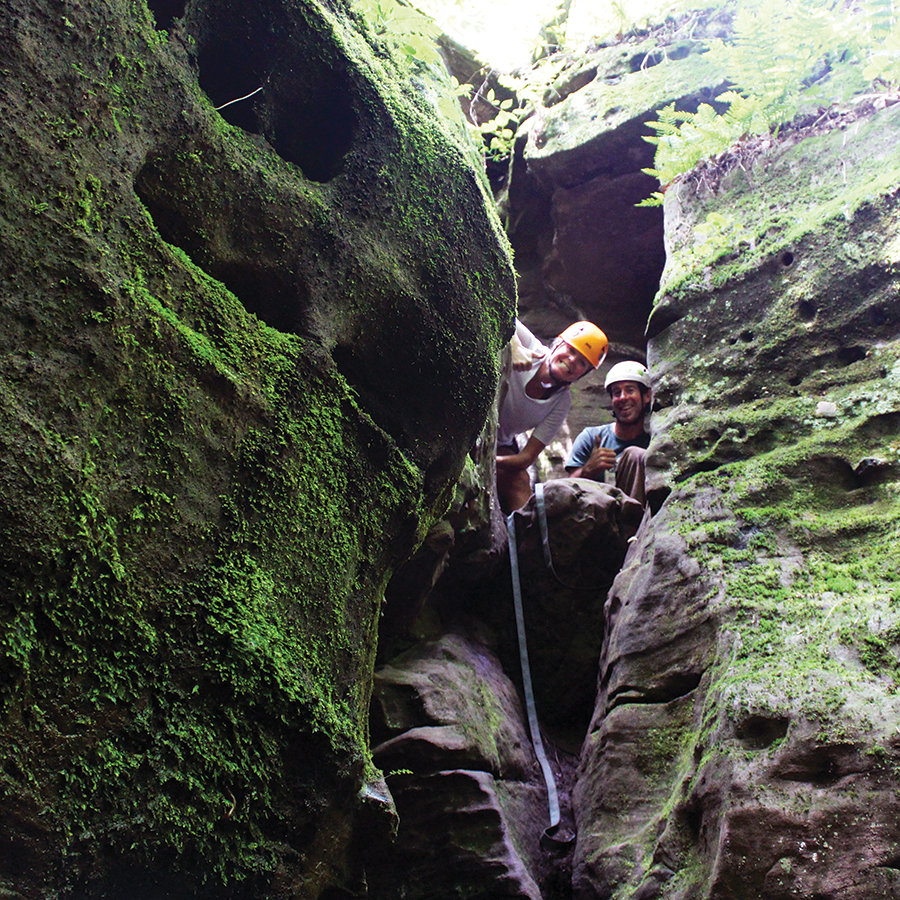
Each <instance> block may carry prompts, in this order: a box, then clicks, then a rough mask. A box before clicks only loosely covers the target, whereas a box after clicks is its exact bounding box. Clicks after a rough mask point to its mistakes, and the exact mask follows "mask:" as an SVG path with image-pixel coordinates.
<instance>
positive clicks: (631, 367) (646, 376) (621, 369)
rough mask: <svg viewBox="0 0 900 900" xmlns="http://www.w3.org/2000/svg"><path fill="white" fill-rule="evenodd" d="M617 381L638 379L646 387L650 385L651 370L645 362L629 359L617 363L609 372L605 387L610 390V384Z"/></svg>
mask: <svg viewBox="0 0 900 900" xmlns="http://www.w3.org/2000/svg"><path fill="white" fill-rule="evenodd" d="M617 381H636V382H637V383H638V384H642V385H643V386H644V387H645V388H649V387H650V372H649V371H647V367H646V366H645V365H644V364H643V363H639V362H637V361H636V360H633V359H628V360H625V362H620V363H616V364H615V365H614V366H613V367H612V368H611V369H610V370H609V371H608V372H607V373H606V381H605V382H604V384H603V387H605V388H606V390H609V386H610V385H611V384H614V383H615V382H617Z"/></svg>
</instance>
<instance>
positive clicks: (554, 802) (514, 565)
mask: <svg viewBox="0 0 900 900" xmlns="http://www.w3.org/2000/svg"><path fill="white" fill-rule="evenodd" d="M506 532H507V535H508V537H509V568H510V572H511V575H512V589H513V605H514V606H515V610H516V633H517V635H518V638H519V662H520V663H521V666H522V687H523V688H524V691H525V710H526V713H527V715H528V730H529V731H530V732H531V743H532V744H533V745H534V753H535V756H537V759H538V762H539V763H540V766H541V771H542V772H543V773H544V782H545V783H546V785H547V802H548V805H549V807H550V825H549V827H548V828H546V829H545V830H544V834H545V835H547V836H550V835H552V833H553V832H555V831H556V829H557V828H558V827H559V795H558V794H557V792H556V779H555V778H554V776H553V770H552V769H551V768H550V763H549V762H548V761H547V754H546V753H545V752H544V742H543V740H542V739H541V729H540V726H539V725H538V719H537V709H536V708H535V705H534V688H533V686H532V684H531V666H530V665H529V662H528V646H527V644H526V641H525V616H524V614H523V612H522V587H521V584H520V579H519V550H518V546H517V541H516V521H515V513H514V512H512V513H510V514H509V516H508V517H507V519H506Z"/></svg>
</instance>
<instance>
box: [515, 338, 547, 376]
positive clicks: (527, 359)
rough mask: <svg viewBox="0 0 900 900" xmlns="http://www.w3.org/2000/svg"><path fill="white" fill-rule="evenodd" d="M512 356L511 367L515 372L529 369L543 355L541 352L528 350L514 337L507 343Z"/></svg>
mask: <svg viewBox="0 0 900 900" xmlns="http://www.w3.org/2000/svg"><path fill="white" fill-rule="evenodd" d="M509 347H510V350H511V355H512V367H513V368H514V369H515V370H516V371H517V372H524V371H525V370H527V369H530V368H531V366H532V365H533V363H534V361H535V360H536V359H540V358H541V357H542V356H543V355H544V353H543V351H542V350H529V349H528V348H527V347H526V346H525V345H524V344H523V343H522V342H521V341H520V340H519V338H518V337H517V336H516V335H513V336H512V340H511V341H510V342H509Z"/></svg>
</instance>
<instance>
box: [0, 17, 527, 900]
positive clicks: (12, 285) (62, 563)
mask: <svg viewBox="0 0 900 900" xmlns="http://www.w3.org/2000/svg"><path fill="white" fill-rule="evenodd" d="M358 25H359V23H358V22H355V21H353V20H352V19H351V18H350V17H349V15H348V12H347V9H346V7H345V6H344V5H342V4H338V3H335V4H332V5H328V4H318V3H315V2H311V0H310V2H290V3H288V2H279V0H271V2H261V3H253V4H249V5H248V4H244V3H237V2H227V0H222V2H200V0H197V2H188V3H180V4H179V3H177V2H176V3H163V2H157V3H154V4H152V8H151V9H149V10H148V8H147V7H146V6H145V5H144V4H143V3H130V2H129V3H126V2H119V0H101V2H96V3H90V4H87V3H79V2H66V3H57V2H55V0H28V2H22V0H4V2H3V3H2V4H0V73H2V75H0V77H2V92H0V109H2V123H3V124H2V129H0V158H2V165H0V169H2V172H3V174H2V176H0V217H2V225H3V227H2V229H0V302H2V305H3V311H4V317H3V324H2V326H0V342H2V353H0V360H2V369H0V402H2V411H3V414H2V417H0V456H2V466H0V472H2V475H0V478H2V501H0V502H2V504H3V512H2V541H0V578H2V592H0V593H2V601H0V721H2V729H0V748H2V754H0V755H2V758H3V769H2V773H0V791H2V797H3V800H2V806H3V810H4V815H3V822H2V824H0V893H6V894H9V895H10V896H19V897H27V898H38V897H46V896H50V895H51V894H52V895H53V896H78V897H92V896H101V895H102V896H111V895H112V894H116V895H117V896H130V897H159V896H166V897H191V898H195V897H201V896H203V897H226V896H227V897H236V896H254V897H259V896H263V895H265V896H269V897H279V896H284V897H303V898H317V897H319V896H331V897H336V896H344V894H343V893H341V891H344V890H357V889H358V888H359V886H360V884H361V878H362V870H363V866H364V863H365V857H366V853H367V852H369V851H371V850H372V849H374V848H376V847H377V846H378V842H379V841H380V840H387V839H388V838H389V836H390V833H391V830H392V828H393V827H394V825H395V819H394V815H393V812H392V807H391V803H390V798H389V795H387V793H386V792H385V791H384V790H382V787H383V785H382V786H379V784H378V781H377V771H376V770H375V769H374V767H373V766H372V764H371V761H370V757H369V751H368V740H367V712H368V701H369V692H370V688H371V676H372V666H373V660H374V651H375V639H376V629H377V622H378V616H379V612H380V606H381V596H382V591H383V586H384V583H385V581H386V580H387V578H388V576H389V573H390V572H391V570H392V568H393V567H394V565H395V564H396V563H397V562H398V561H399V560H401V559H403V558H404V557H405V556H406V555H407V554H408V552H409V551H410V549H411V548H412V547H413V546H414V545H415V543H416V542H417V541H418V540H420V539H421V537H422V536H423V535H424V534H425V532H426V530H427V529H428V527H429V526H430V524H431V522H432V521H433V519H434V517H435V516H436V515H440V514H441V513H442V512H443V510H444V507H445V505H446V502H447V499H448V497H449V491H451V490H452V487H453V484H454V482H455V480H456V478H457V476H458V474H459V472H460V470H461V468H462V465H463V460H464V457H465V454H466V451H467V450H468V448H469V447H470V445H471V444H472V443H473V441H474V440H475V438H476V436H477V435H478V434H479V432H480V430H481V427H482V424H483V422H484V419H485V416H486V415H487V413H488V410H489V408H490V404H491V401H492V398H493V394H494V389H495V384H496V376H497V354H498V352H499V350H500V348H501V346H502V345H503V343H504V342H505V339H506V337H507V335H508V334H509V332H510V329H511V324H512V316H513V307H514V292H515V288H514V284H513V277H512V271H511V268H510V264H509V259H508V256H507V252H506V245H505V242H504V239H503V237H502V235H501V233H500V232H499V230H498V227H497V223H496V219H495V217H494V216H493V214H492V213H489V212H488V210H487V207H486V204H485V190H484V186H483V178H482V176H481V175H480V174H479V173H478V172H477V171H476V170H475V169H474V168H473V166H472V164H471V162H470V155H469V152H468V151H467V150H466V149H465V148H464V147H463V146H462V145H460V144H458V143H457V142H456V141H455V139H454V136H453V134H452V133H451V131H448V130H446V128H445V126H443V125H442V124H441V123H440V122H439V120H438V119H437V117H436V115H435V114H434V113H433V111H432V110H431V109H430V107H429V106H428V104H427V103H426V101H425V100H424V99H423V98H424V93H420V92H419V91H417V90H415V89H414V88H412V87H411V86H410V82H409V80H408V79H407V78H406V76H405V75H403V76H399V75H398V74H397V68H396V66H395V64H394V61H393V60H392V58H391V56H390V53H389V51H388V50H387V49H385V48H383V47H373V46H371V45H370V44H369V43H367V42H366V40H364V39H363V37H362V36H361V34H360V32H359V30H358ZM257 88H262V90H260V91H257ZM252 92H256V93H254V95H253V97H251V98H248V99H245V100H242V101H240V102H238V103H232V104H230V105H225V104H229V102H230V101H232V100H236V99H237V98H240V97H243V96H244V95H246V94H249V93H252ZM214 106H221V107H222V109H221V114H220V113H219V112H216V111H215V109H214V108H213V107H214ZM329 892H330V893H329Z"/></svg>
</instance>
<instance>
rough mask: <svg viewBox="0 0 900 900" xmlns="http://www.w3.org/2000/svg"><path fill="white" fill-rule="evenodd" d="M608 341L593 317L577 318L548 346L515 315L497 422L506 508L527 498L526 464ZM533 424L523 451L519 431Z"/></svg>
mask: <svg viewBox="0 0 900 900" xmlns="http://www.w3.org/2000/svg"><path fill="white" fill-rule="evenodd" d="M608 345H609V342H608V341H607V339H606V335H605V334H604V333H603V332H602V331H601V330H600V329H599V328H598V327H597V326H596V325H594V324H593V323H592V322H575V323H574V324H573V325H570V326H569V327H568V328H567V329H566V330H565V331H564V332H563V333H562V334H560V335H559V337H557V338H556V340H555V341H554V342H553V345H552V346H551V347H549V348H548V347H545V346H544V345H543V344H542V343H541V342H540V341H539V340H538V339H537V338H536V337H535V336H534V335H533V334H532V333H531V332H530V331H529V330H528V329H527V328H526V327H525V326H524V325H523V324H522V323H521V322H519V321H518V320H516V333H515V334H514V335H513V339H512V356H513V366H512V371H511V372H510V374H509V380H508V385H507V389H506V392H505V394H504V395H503V398H502V400H501V403H500V411H499V417H498V423H497V496H498V497H499V499H500V507H501V509H502V510H503V511H504V512H505V513H509V512H512V510H514V509H519V507H521V506H524V505H525V503H527V502H528V498H529V497H530V496H531V479H530V478H529V476H528V467H529V466H530V465H531V464H532V463H533V462H534V461H535V459H537V456H538V454H539V453H540V452H541V450H543V449H544V447H546V446H547V444H548V443H550V441H551V440H553V438H554V436H555V435H556V432H557V431H559V429H560V427H561V426H562V423H563V422H564V421H565V418H566V415H567V414H568V412H569V407H570V406H571V403H572V398H571V396H570V395H569V386H570V385H571V384H572V383H573V382H575V381H577V380H578V379H579V378H581V377H582V376H583V375H586V374H587V373H588V372H590V371H591V370H593V369H595V368H597V366H599V365H600V363H602V362H603V360H604V358H605V357H606V350H607V347H608ZM530 429H534V431H533V432H532V434H531V436H530V437H529V438H528V441H527V442H526V444H525V446H524V447H523V448H522V449H521V450H520V449H519V447H518V444H517V442H516V436H517V435H520V434H523V433H524V432H526V431H529V430H530Z"/></svg>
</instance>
